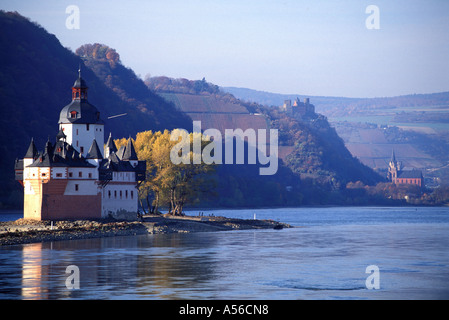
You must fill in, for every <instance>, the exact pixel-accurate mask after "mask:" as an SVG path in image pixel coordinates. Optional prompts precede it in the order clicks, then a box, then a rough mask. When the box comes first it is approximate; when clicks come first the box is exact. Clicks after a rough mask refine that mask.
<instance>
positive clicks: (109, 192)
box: [108, 190, 111, 199]
mask: <svg viewBox="0 0 449 320" xmlns="http://www.w3.org/2000/svg"><path fill="white" fill-rule="evenodd" d="M108 197H109V199H111V190H109V191H108Z"/></svg>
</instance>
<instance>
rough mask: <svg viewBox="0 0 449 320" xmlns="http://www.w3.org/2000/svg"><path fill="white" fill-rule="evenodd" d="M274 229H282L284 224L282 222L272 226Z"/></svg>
mask: <svg viewBox="0 0 449 320" xmlns="http://www.w3.org/2000/svg"><path fill="white" fill-rule="evenodd" d="M273 229H274V230H282V229H284V226H283V225H282V224H277V225H275V226H274V227H273Z"/></svg>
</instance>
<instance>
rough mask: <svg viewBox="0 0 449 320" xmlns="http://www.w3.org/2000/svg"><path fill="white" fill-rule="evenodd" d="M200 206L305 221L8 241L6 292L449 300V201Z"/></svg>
mask: <svg viewBox="0 0 449 320" xmlns="http://www.w3.org/2000/svg"><path fill="white" fill-rule="evenodd" d="M201 211H202V212H204V215H209V214H210V215H212V214H213V215H216V216H218V215H220V216H226V217H236V218H245V219H253V218H254V216H256V218H257V219H273V220H278V221H282V222H287V223H289V224H292V225H294V226H296V228H292V229H283V230H256V231H254V230H251V231H224V232H205V233H190V234H188V233H187V234H158V235H141V236H127V237H113V238H102V239H84V240H72V241H56V242H49V243H35V244H26V245H15V246H4V247H0V299H207V300H209V299H270V300H271V299H275V300H294V299H370V300H371V299H449V250H448V245H449V208H422V207H418V208H414V207H413V208H412V207H407V208H378V207H329V208H286V209H254V210H247V209H245V210H207V211H206V210H201ZM188 214H191V215H196V214H198V211H194V212H193V211H192V212H189V213H188ZM5 215H6V213H5ZM5 215H3V217H5ZM0 216H1V213H0ZM9 217H13V215H12V213H10V216H9ZM0 218H1V217H0ZM68 266H75V268H76V270H77V271H71V270H73V269H70V270H69V269H67V267H68ZM72 268H73V267H72ZM367 268H368V269H367ZM373 268H374V269H373ZM373 270H374V271H373ZM66 271H67V273H66ZM75 276H76V278H77V279H79V282H78V283H79V289H78V287H77V286H75V284H76V282H75V281H74V280H73V281H72V279H75ZM78 276H79V277H78Z"/></svg>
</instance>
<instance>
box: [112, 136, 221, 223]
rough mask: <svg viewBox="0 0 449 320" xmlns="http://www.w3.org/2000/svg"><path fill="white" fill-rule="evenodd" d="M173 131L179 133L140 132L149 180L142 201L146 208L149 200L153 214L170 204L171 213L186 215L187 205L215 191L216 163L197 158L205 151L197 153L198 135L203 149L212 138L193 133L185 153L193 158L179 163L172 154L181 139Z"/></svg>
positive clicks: (141, 156) (142, 189) (136, 144)
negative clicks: (184, 211)
mask: <svg viewBox="0 0 449 320" xmlns="http://www.w3.org/2000/svg"><path fill="white" fill-rule="evenodd" d="M176 130H177V129H176ZM172 133H174V135H175V136H176V132H170V131H168V130H165V131H164V132H155V133H153V132H152V131H144V132H139V133H138V134H137V136H136V139H135V140H134V147H135V149H136V153H137V156H138V158H139V160H145V161H146V163H147V169H146V180H145V181H144V182H143V183H142V184H141V185H140V186H139V201H140V204H141V206H142V208H145V206H144V204H143V201H144V200H145V201H146V205H147V207H148V209H149V212H150V213H158V212H159V207H160V206H166V207H168V211H169V213H170V214H173V215H182V214H183V209H184V206H185V205H186V204H188V203H194V202H197V201H199V199H200V197H201V195H203V194H205V193H212V192H213V190H212V189H213V188H214V183H215V181H214V176H213V172H214V171H215V169H214V165H207V164H205V163H203V162H202V161H201V162H200V163H197V162H199V161H195V162H194V161H193V159H200V158H201V154H195V153H194V152H193V140H194V138H196V139H200V140H199V141H201V150H202V149H203V148H204V147H205V146H206V145H208V144H209V143H211V141H210V140H209V139H207V138H205V137H203V136H202V135H201V134H200V133H190V134H189V135H188V138H187V139H188V141H189V143H188V144H187V145H186V147H187V149H189V150H188V152H187V153H186V154H184V156H187V157H188V159H189V161H188V163H179V164H175V163H173V161H172V159H171V158H170V153H171V152H172V150H173V148H174V147H175V146H176V145H177V144H179V141H172V140H171V139H170V137H171V135H172ZM127 141H128V140H127V139H118V140H115V144H116V146H117V148H118V149H120V147H121V146H125V145H126V144H127ZM198 157H199V158H198Z"/></svg>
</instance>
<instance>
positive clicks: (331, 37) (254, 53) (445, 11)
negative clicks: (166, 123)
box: [0, 0, 449, 97]
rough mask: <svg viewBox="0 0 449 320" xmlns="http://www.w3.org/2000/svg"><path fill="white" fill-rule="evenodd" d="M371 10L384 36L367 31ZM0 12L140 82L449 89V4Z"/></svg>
mask: <svg viewBox="0 0 449 320" xmlns="http://www.w3.org/2000/svg"><path fill="white" fill-rule="evenodd" d="M69 5H76V6H77V7H78V8H79V12H80V15H79V18H80V19H79V22H80V24H79V29H68V28H67V27H66V20H67V18H68V17H69V15H70V14H67V13H66V8H67V7H68V6H69ZM369 5H375V6H377V8H378V9H379V16H378V17H379V19H378V21H379V27H380V29H368V28H367V26H366V23H365V22H366V20H367V19H368V20H369V22H373V21H374V20H372V19H371V18H374V16H372V12H371V11H370V12H369V13H366V9H367V7H368V6H369ZM0 9H3V10H7V11H13V10H16V11H18V12H19V13H20V14H22V15H24V16H26V17H28V18H30V19H31V20H32V21H35V22H37V23H39V24H40V25H41V26H43V27H44V28H45V29H46V30H47V31H48V32H50V33H53V34H55V35H56V36H57V38H58V39H59V40H60V41H61V43H62V45H63V46H65V47H69V48H71V49H72V51H75V50H76V49H77V48H78V47H79V46H81V45H82V44H86V43H95V42H98V43H103V44H106V45H108V46H110V47H112V48H114V49H116V50H117V52H118V53H119V54H120V58H121V61H122V63H123V64H124V65H125V66H127V67H129V68H131V69H133V70H134V71H135V73H136V74H138V75H140V76H141V77H142V78H143V77H145V76H146V75H147V74H151V75H152V76H160V75H165V76H169V77H174V78H187V79H191V80H197V79H201V78H203V77H205V78H206V80H207V81H209V82H212V83H214V84H217V85H220V86H237V87H246V88H251V89H257V90H264V91H269V92H277V93H289V94H290V93H296V94H306V95H321V96H346V97H379V96H395V95H403V94H410V93H433V92H440V91H449V1H447V0H439V1H437V0H433V1H432V0H427V1H426V0H420V1H416V0H369V1H365V0H350V1H319V0H307V1H299V0H280V1H274V0H273V1H269V0H257V1H256V0H254V1H245V0H238V1H234V0H221V1H215V0H207V1H206V0H204V1H200V0H192V1H191V0H163V1H159V0H157V1H128V0H120V1H115V0H110V1H92V0H88V1H77V0H70V1H61V0H57V1H56V0H54V1H50V0H41V1H24V0H14V1H12V0H11V1H10V0H0ZM0 32H4V31H3V30H0ZM74 68H77V66H75V67H74Z"/></svg>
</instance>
